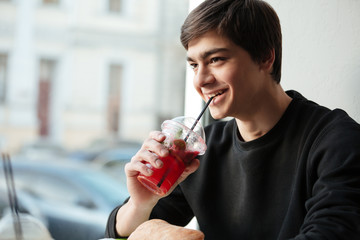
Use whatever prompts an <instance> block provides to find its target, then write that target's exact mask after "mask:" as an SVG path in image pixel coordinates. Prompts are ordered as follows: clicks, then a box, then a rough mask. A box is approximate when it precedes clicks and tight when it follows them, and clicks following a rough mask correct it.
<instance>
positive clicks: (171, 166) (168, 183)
mask: <svg viewBox="0 0 360 240" xmlns="http://www.w3.org/2000/svg"><path fill="white" fill-rule="evenodd" d="M173 146H175V145H173ZM198 154H199V152H198V151H195V152H193V151H186V150H181V149H174V148H170V154H169V155H168V156H167V157H164V158H160V159H161V161H162V162H163V163H164V164H163V167H162V168H154V167H153V166H151V165H149V167H150V169H151V170H152V171H153V174H152V175H151V176H149V177H147V176H143V175H139V176H138V180H139V181H140V182H141V183H142V184H143V185H144V186H145V187H147V188H148V189H149V190H150V191H152V192H154V193H156V194H158V195H165V194H166V193H167V192H168V191H169V189H170V188H171V187H172V186H173V185H174V183H175V182H176V181H177V180H178V178H179V177H180V175H181V174H182V173H183V172H184V169H185V167H186V165H187V164H189V163H190V162H191V160H193V159H194V158H195V157H196V156H197V155H198Z"/></svg>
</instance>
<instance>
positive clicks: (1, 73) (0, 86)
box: [0, 53, 7, 103]
mask: <svg viewBox="0 0 360 240" xmlns="http://www.w3.org/2000/svg"><path fill="white" fill-rule="evenodd" d="M6 70H7V55H6V54H4V53H0V103H4V102H5V100H6V81H7V71H6Z"/></svg>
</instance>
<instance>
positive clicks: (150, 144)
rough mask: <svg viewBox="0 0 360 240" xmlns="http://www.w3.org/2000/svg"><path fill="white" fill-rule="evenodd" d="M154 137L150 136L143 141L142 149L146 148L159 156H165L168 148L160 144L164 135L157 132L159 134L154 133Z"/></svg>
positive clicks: (167, 153)
mask: <svg viewBox="0 0 360 240" xmlns="http://www.w3.org/2000/svg"><path fill="white" fill-rule="evenodd" d="M160 135H161V136H160ZM154 137H155V138H152V137H150V138H148V139H147V140H146V141H145V142H144V144H143V149H146V150H148V151H150V152H152V153H155V154H157V155H158V156H161V157H166V156H167V155H169V150H168V148H167V147H166V146H165V145H164V144H162V142H163V141H164V140H165V138H166V137H165V136H164V135H163V134H162V133H159V135H155V136H154Z"/></svg>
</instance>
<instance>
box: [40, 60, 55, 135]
mask: <svg viewBox="0 0 360 240" xmlns="http://www.w3.org/2000/svg"><path fill="white" fill-rule="evenodd" d="M55 66H56V62H55V60H52V59H41V60H40V69H39V71H40V72H39V85H38V88H39V90H38V105H37V109H38V120H39V130H38V131H39V135H40V136H43V137H46V136H48V135H49V131H50V106H51V90H52V84H53V82H54V75H55Z"/></svg>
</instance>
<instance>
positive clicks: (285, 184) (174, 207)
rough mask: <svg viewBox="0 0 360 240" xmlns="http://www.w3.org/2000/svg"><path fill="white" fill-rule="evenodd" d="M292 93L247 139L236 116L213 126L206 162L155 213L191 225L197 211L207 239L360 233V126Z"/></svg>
mask: <svg viewBox="0 0 360 240" xmlns="http://www.w3.org/2000/svg"><path fill="white" fill-rule="evenodd" d="M288 94H289V95H290V96H291V97H292V98H293V101H292V102H291V103H290V105H289V107H288V108H287V110H286V111H285V113H284V115H283V116H282V118H281V119H280V121H279V122H278V123H277V124H276V125H275V126H274V127H273V129H271V130H270V131H269V132H268V133H267V134H265V135H264V136H262V137H260V138H258V139H256V140H253V141H250V142H244V141H242V140H241V139H242V138H241V136H240V135H239V131H238V129H237V125H236V122H235V120H230V121H228V122H217V123H215V124H212V125H210V126H208V127H206V138H207V146H208V149H207V151H206V153H205V155H203V156H201V157H200V158H199V159H200V168H199V169H198V170H197V171H196V172H195V173H193V174H192V175H190V176H189V177H188V178H187V179H186V180H185V181H184V182H183V183H181V184H180V186H179V187H178V188H177V189H176V190H175V191H174V192H173V193H172V194H171V195H170V196H168V197H167V198H164V199H161V200H160V201H159V203H158V204H157V206H156V207H155V208H154V210H153V212H152V214H151V218H161V219H164V220H166V221H168V222H169V223H172V224H176V225H185V224H187V223H188V221H189V220H190V219H191V218H192V217H193V216H196V218H197V220H198V222H199V226H200V230H201V231H203V232H204V234H205V239H206V240H218V239H226V240H239V239H241V240H257V239H279V240H280V239H297V240H300V239H304V240H305V239H314V240H320V239H344V240H352V239H354V240H358V239H360V125H359V124H357V123H356V122H355V121H354V120H352V119H351V118H350V117H349V116H348V115H347V114H346V113H345V112H344V111H342V110H338V109H337V110H333V111H330V110H329V109H327V108H324V107H321V106H319V105H317V104H316V103H314V102H311V101H308V100H306V99H305V98H304V97H302V96H301V95H300V94H298V93H297V92H294V91H291V92H288ZM116 211H117V209H115V210H114V211H113V213H112V214H111V215H110V217H109V223H108V226H107V230H106V234H107V236H110V237H115V231H114V223H115V213H116Z"/></svg>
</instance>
